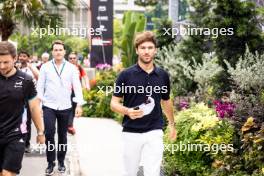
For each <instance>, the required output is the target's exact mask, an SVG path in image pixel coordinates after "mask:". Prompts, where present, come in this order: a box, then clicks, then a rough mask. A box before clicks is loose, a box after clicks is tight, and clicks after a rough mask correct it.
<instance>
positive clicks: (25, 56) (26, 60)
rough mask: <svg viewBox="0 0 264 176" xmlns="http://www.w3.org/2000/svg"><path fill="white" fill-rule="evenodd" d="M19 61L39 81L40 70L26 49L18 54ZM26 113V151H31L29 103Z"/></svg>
mask: <svg viewBox="0 0 264 176" xmlns="http://www.w3.org/2000/svg"><path fill="white" fill-rule="evenodd" d="M18 61H19V62H20V63H21V67H20V68H19V69H20V70H21V71H22V72H24V73H26V74H28V75H30V76H31V77H32V78H33V81H34V83H36V82H37V79H38V76H39V70H38V69H37V67H35V66H34V65H33V64H31V62H30V55H29V53H28V52H26V51H20V52H19V54H18ZM24 115H25V116H26V117H27V135H26V138H25V141H26V149H25V152H26V153H30V152H31V149H30V139H31V114H30V110H29V108H28V105H27V106H26V110H25V112H24Z"/></svg>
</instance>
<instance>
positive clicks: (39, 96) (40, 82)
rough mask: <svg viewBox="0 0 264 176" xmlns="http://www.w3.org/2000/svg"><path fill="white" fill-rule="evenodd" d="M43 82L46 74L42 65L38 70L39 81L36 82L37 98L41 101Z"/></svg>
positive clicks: (43, 88)
mask: <svg viewBox="0 0 264 176" xmlns="http://www.w3.org/2000/svg"><path fill="white" fill-rule="evenodd" d="M45 81H46V73H45V66H44V65H43V66H42V67H41V68H40V73H39V79H38V82H37V92H38V96H37V97H38V98H39V99H40V100H41V101H42V100H43V97H44V90H45Z"/></svg>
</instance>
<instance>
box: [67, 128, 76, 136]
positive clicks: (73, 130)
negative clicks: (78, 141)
mask: <svg viewBox="0 0 264 176" xmlns="http://www.w3.org/2000/svg"><path fill="white" fill-rule="evenodd" d="M68 133H70V134H72V135H74V134H75V133H76V131H75V129H74V128H73V126H70V127H68Z"/></svg>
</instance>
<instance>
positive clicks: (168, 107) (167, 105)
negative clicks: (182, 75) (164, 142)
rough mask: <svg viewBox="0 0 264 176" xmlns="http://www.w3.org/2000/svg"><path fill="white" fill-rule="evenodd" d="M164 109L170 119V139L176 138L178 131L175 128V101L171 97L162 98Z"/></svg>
mask: <svg viewBox="0 0 264 176" xmlns="http://www.w3.org/2000/svg"><path fill="white" fill-rule="evenodd" d="M161 105H162V110H163V112H164V114H165V116H166V118H167V119H168V122H169V124H168V127H169V129H170V135H169V137H170V139H171V140H175V139H176V138H177V131H176V129H175V122H174V114H173V103H172V101H171V100H170V99H168V100H161Z"/></svg>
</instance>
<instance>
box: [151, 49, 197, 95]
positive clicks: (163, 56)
mask: <svg viewBox="0 0 264 176" xmlns="http://www.w3.org/2000/svg"><path fill="white" fill-rule="evenodd" d="M155 63H156V64H157V65H158V66H160V67H161V68H163V69H164V70H166V71H167V72H168V73H169V75H170V81H171V84H172V91H173V94H174V95H175V96H177V95H184V94H187V93H188V91H189V90H190V89H191V87H192V81H191V80H190V79H188V78H187V77H186V76H185V75H184V72H183V70H184V67H187V66H188V64H189V62H187V61H185V60H184V59H183V58H182V57H180V56H179V48H178V46H177V45H169V46H166V47H163V48H162V49H160V50H158V53H157V58H156V59H155Z"/></svg>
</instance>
